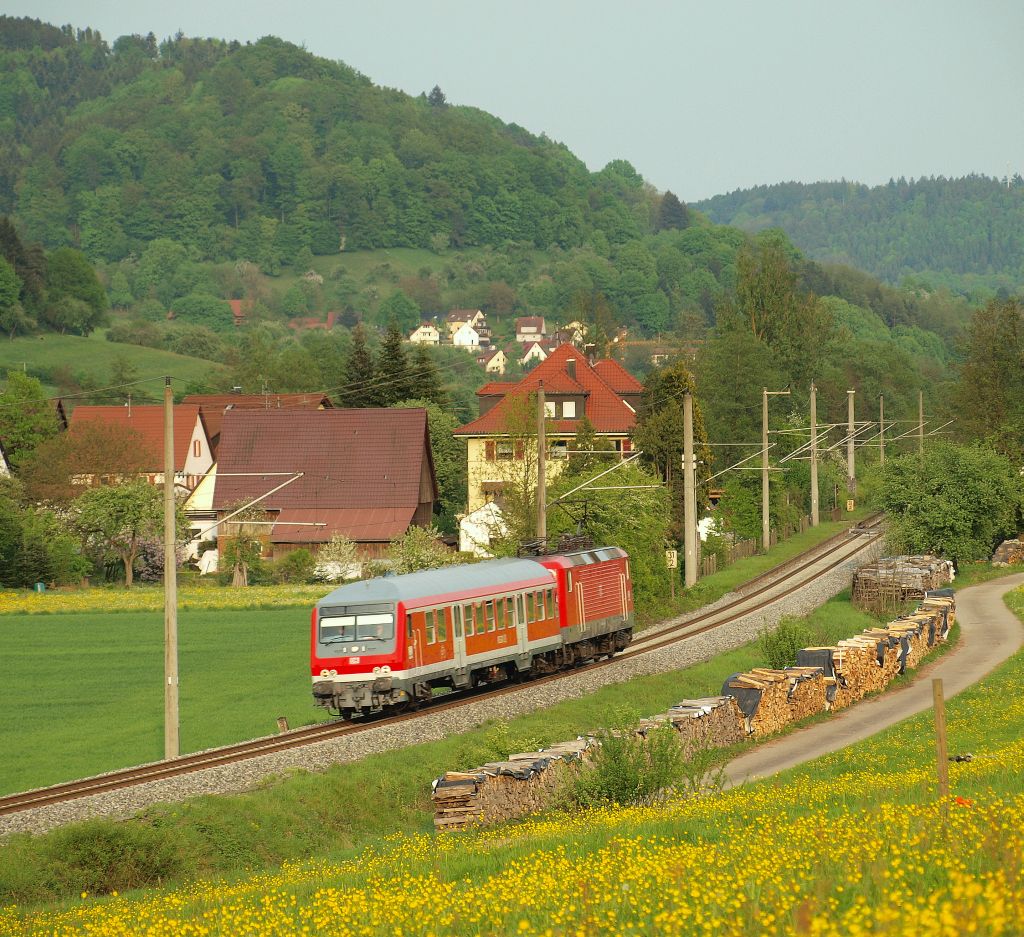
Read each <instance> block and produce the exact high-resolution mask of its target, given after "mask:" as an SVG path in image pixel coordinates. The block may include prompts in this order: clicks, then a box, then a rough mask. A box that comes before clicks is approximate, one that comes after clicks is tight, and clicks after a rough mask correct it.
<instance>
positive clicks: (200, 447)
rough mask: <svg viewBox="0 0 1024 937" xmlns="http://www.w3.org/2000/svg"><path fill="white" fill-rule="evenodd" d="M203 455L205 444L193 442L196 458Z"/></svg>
mask: <svg viewBox="0 0 1024 937" xmlns="http://www.w3.org/2000/svg"><path fill="white" fill-rule="evenodd" d="M202 454H203V444H202V443H201V442H200V441H199V440H198V439H193V440H192V455H194V456H195V457H196V458H198V457H199V456H201V455H202Z"/></svg>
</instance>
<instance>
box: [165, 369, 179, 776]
mask: <svg viewBox="0 0 1024 937" xmlns="http://www.w3.org/2000/svg"><path fill="white" fill-rule="evenodd" d="M175 547H176V544H175V529H174V398H173V397H172V395H171V379H170V378H169V377H165V378H164V758H177V757H178V754H179V744H178V570H177V554H176V550H175Z"/></svg>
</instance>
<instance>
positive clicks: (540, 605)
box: [537, 592, 548, 621]
mask: <svg viewBox="0 0 1024 937" xmlns="http://www.w3.org/2000/svg"><path fill="white" fill-rule="evenodd" d="M547 617H548V616H547V615H546V614H545V613H544V593H543V592H538V593H537V619H538V621H541V620H543V619H545V618H547Z"/></svg>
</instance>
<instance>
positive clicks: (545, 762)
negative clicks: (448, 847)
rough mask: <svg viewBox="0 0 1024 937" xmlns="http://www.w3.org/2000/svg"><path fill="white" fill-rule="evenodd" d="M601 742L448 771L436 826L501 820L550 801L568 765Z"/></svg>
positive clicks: (439, 790) (438, 787) (438, 788)
mask: <svg viewBox="0 0 1024 937" xmlns="http://www.w3.org/2000/svg"><path fill="white" fill-rule="evenodd" d="M595 744H596V742H595V741H594V739H591V738H579V739H575V740H573V741H571V742H560V743H559V744H557V745H552V746H551V748H548V749H545V750H544V751H539V752H523V753H521V754H518V755H509V757H508V759H507V760H505V761H492V762H488V763H487V764H485V765H483V766H482V767H479V768H475V769H474V770H472V771H448V772H446V773H445V774H444V775H443V776H442V777H440V778H438V779H437V780H436V781H434V792H433V796H432V800H433V802H434V828H435V829H459V828H460V827H464V826H469V825H470V824H473V823H481V824H483V823H499V822H501V821H502V820H512V819H515V818H517V817H524V816H526V815H527V814H530V813H534V812H536V811H537V810H540V809H542V808H543V807H544V806H546V805H547V803H548V800H549V799H550V795H551V792H552V791H553V790H554V789H555V788H556V787H557V785H558V782H559V779H560V778H561V775H562V772H563V770H564V768H565V766H566V764H567V763H569V762H571V761H581V760H582V761H586V760H588V758H589V753H590V751H591V749H592V748H593V747H594V745H595Z"/></svg>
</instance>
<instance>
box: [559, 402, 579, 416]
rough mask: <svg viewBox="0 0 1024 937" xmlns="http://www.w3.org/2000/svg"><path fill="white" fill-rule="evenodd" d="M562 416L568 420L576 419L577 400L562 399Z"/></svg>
mask: <svg viewBox="0 0 1024 937" xmlns="http://www.w3.org/2000/svg"><path fill="white" fill-rule="evenodd" d="M562 416H563V417H565V419H567V420H574V419H576V401H575V400H563V401H562Z"/></svg>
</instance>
